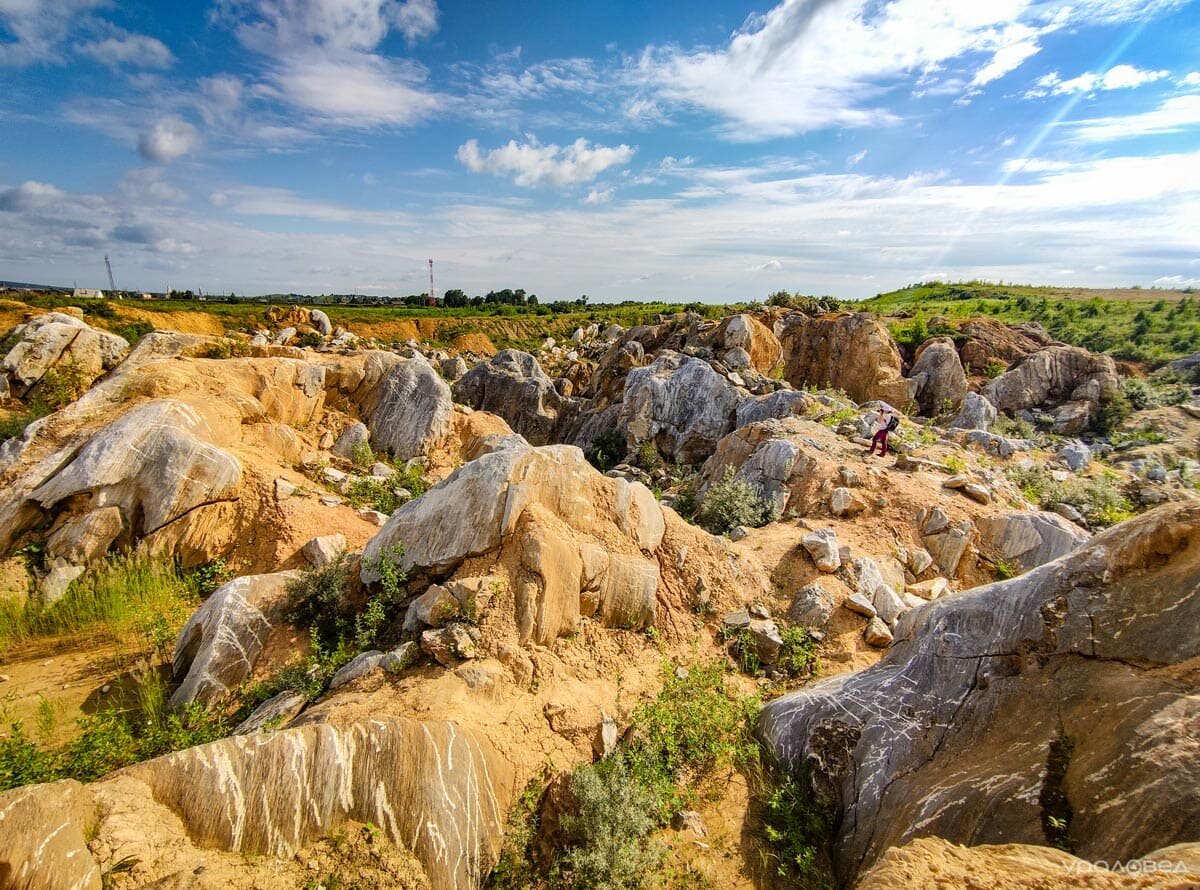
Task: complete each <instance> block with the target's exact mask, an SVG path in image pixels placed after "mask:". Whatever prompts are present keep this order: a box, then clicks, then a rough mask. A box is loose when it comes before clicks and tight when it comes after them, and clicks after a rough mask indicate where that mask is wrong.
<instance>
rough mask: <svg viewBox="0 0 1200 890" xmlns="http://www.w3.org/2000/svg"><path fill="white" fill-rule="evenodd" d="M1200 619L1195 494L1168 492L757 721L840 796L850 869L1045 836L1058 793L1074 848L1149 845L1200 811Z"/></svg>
mask: <svg viewBox="0 0 1200 890" xmlns="http://www.w3.org/2000/svg"><path fill="white" fill-rule="evenodd" d="M1198 622H1200V505H1196V504H1187V505H1176V506H1171V507H1164V508H1160V509H1158V510H1155V511H1153V512H1151V513H1147V514H1145V515H1143V516H1141V517H1139V518H1137V519H1135V520H1132V521H1130V522H1128V523H1125V524H1123V525H1121V526H1120V527H1119V528H1116V529H1113V530H1111V531H1109V532H1107V533H1105V534H1102V535H1099V536H1097V537H1096V538H1095V539H1093V540H1092V541H1091V542H1090V543H1089V544H1087V545H1086V546H1084V547H1083V548H1081V549H1079V550H1077V551H1075V552H1074V553H1072V554H1070V555H1068V556H1065V557H1063V558H1061V559H1059V560H1056V561H1054V562H1051V563H1047V564H1046V565H1043V566H1041V567H1039V568H1037V569H1035V570H1034V571H1032V572H1030V573H1028V574H1027V575H1024V576H1021V577H1019V578H1015V579H1012V580H1009V581H1003V582H999V583H996V584H990V585H987V586H985V587H981V588H977V589H975V590H972V591H969V592H967V593H965V594H963V595H961V596H957V597H953V598H949V599H939V600H937V601H935V602H933V603H931V604H930V605H929V606H926V607H924V608H922V609H918V610H914V611H912V612H909V613H907V614H906V615H905V616H903V617H902V618H901V620H900V621H899V623H898V625H897V628H896V638H895V642H894V643H893V645H892V648H891V649H890V651H889V652H888V654H887V655H886V656H885V657H884V659H883V660H882V661H880V662H879V663H878V664H876V665H874V666H873V667H870V668H868V669H866V670H863V671H860V672H858V673H854V674H850V675H845V676H841V677H835V678H832V679H830V680H827V681H825V682H823V683H819V684H817V685H815V686H812V687H809V688H807V689H805V690H803V691H801V692H797V693H795V694H792V695H789V696H785V697H783V698H780V699H777V700H775V701H773V702H771V703H770V704H768V705H767V706H766V708H765V709H764V710H763V713H762V717H761V721H760V725H759V731H760V733H761V735H762V737H763V739H764V740H765V742H766V743H767V745H768V746H769V748H770V749H771V750H772V752H773V753H774V754H775V756H776V757H777V758H778V759H779V761H780V762H781V763H782V764H783V765H785V766H786V767H787V768H788V769H789V770H791V771H792V772H794V773H797V774H805V773H807V774H808V776H809V777H810V779H811V781H812V783H813V785H814V787H815V788H816V789H817V790H818V791H820V792H822V793H824V794H826V795H828V796H829V797H830V798H831V800H832V801H833V805H834V807H835V810H836V812H835V815H836V817H837V818H838V824H839V826H840V827H839V830H838V835H837V837H836V847H835V863H836V867H837V871H838V877H839V879H840V880H841V881H843V882H846V883H850V882H852V881H853V880H854V879H855V876H857V875H858V874H860V873H861V872H862V871H864V870H866V869H868V868H869V867H870V866H871V865H872V864H874V863H875V861H876V860H878V859H879V857H880V856H881V855H882V854H883V852H884V851H885V850H887V849H888V848H889V847H892V846H898V845H902V844H904V843H906V842H907V841H909V840H911V839H913V838H915V837H921V836H928V835H934V836H939V837H942V838H945V839H947V840H949V841H952V842H955V843H963V844H972V845H974V844H990V843H1027V844H1047V843H1049V842H1050V836H1049V832H1050V830H1051V829H1050V827H1049V826H1048V821H1049V820H1048V815H1049V814H1048V812H1047V810H1046V807H1045V805H1044V803H1043V802H1044V801H1046V800H1048V799H1049V798H1050V797H1053V796H1054V795H1056V794H1061V795H1063V796H1065V799H1066V801H1067V803H1068V805H1069V808H1070V814H1069V820H1068V821H1069V825H1068V828H1067V831H1068V832H1069V837H1070V838H1071V841H1072V843H1073V844H1074V846H1075V851H1076V853H1077V854H1078V855H1079V856H1081V857H1083V858H1085V859H1108V860H1110V861H1111V860H1114V859H1121V860H1125V859H1131V858H1136V857H1138V856H1140V855H1142V854H1144V853H1146V852H1147V851H1150V850H1153V849H1155V848H1158V847H1163V846H1166V845H1169V844H1172V843H1177V842H1180V841H1184V840H1190V839H1191V835H1190V830H1191V827H1193V826H1195V825H1196V824H1197V823H1198V822H1200V694H1198V692H1200V689H1198V687H1200V683H1198V681H1197V680H1198V678H1197V674H1196V669H1195V659H1196V658H1197V657H1198V656H1200V634H1198V633H1197V630H1196V628H1197V626H1198ZM1052 747H1053V749H1055V750H1058V751H1066V752H1067V759H1066V766H1065V773H1063V774H1062V775H1059V774H1058V773H1059V772H1062V770H1057V771H1052V770H1049V769H1048V762H1049V761H1050V759H1051V751H1052Z"/></svg>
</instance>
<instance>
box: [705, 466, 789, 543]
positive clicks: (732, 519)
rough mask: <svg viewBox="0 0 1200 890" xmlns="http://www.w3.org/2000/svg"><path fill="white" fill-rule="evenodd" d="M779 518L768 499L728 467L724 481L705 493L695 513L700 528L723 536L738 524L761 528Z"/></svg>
mask: <svg viewBox="0 0 1200 890" xmlns="http://www.w3.org/2000/svg"><path fill="white" fill-rule="evenodd" d="M777 518H778V510H777V509H776V507H775V504H774V503H773V502H771V501H768V500H765V499H764V498H763V497H762V496H761V495H760V494H759V493H758V492H757V491H756V490H755V488H754V486H753V485H751V484H750V483H749V482H747V481H746V480H745V479H743V478H741V477H740V476H737V475H735V474H734V471H733V468H732V467H728V468H727V469H726V471H725V476H724V478H722V479H721V481H720V482H716V483H714V484H713V485H712V486H710V487H709V489H708V491H707V492H705V493H704V500H703V501H702V502H701V504H700V509H699V511H698V512H697V513H696V521H697V522H698V523H699V524H700V526H701V527H702V528H704V529H706V530H707V531H709V532H711V533H712V534H714V535H723V534H726V533H728V532H729V530H730V529H732V528H735V527H736V526H739V525H745V526H749V527H751V528H759V527H760V526H764V525H766V524H767V523H768V522H774V521H775V520H776V519H777Z"/></svg>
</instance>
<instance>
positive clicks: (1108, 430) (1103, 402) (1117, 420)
mask: <svg viewBox="0 0 1200 890" xmlns="http://www.w3.org/2000/svg"><path fill="white" fill-rule="evenodd" d="M1132 411H1133V406H1132V405H1131V404H1130V402H1129V399H1127V398H1126V397H1125V396H1124V395H1123V394H1122V393H1120V392H1111V391H1110V392H1103V393H1101V394H1100V404H1099V405H1098V406H1097V409H1096V413H1095V416H1093V417H1092V429H1094V430H1095V431H1096V432H1097V433H1099V434H1100V435H1101V436H1111V435H1112V434H1113V433H1115V432H1116V431H1117V429H1118V428H1119V427H1120V426H1121V424H1123V423H1124V422H1125V421H1126V419H1127V418H1128V417H1129V415H1130V413H1132Z"/></svg>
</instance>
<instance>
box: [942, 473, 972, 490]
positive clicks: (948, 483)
mask: <svg viewBox="0 0 1200 890" xmlns="http://www.w3.org/2000/svg"><path fill="white" fill-rule="evenodd" d="M970 481H971V480H970V479H968V478H967V477H966V476H964V475H963V474H962V473H956V474H955V475H953V476H951V477H950V478H949V479H947V480H945V481H944V482H943V483H942V488H952V489H962V488H966V487H967V483H968V482H970Z"/></svg>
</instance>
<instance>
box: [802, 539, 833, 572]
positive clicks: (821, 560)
mask: <svg viewBox="0 0 1200 890" xmlns="http://www.w3.org/2000/svg"><path fill="white" fill-rule="evenodd" d="M800 544H801V546H802V547H804V549H805V550H806V551H808V555H809V556H811V557H812V561H813V563H815V564H816V566H817V568H818V569H820V570H821V571H822V572H826V573H832V572H836V571H837V570H838V569H839V568H841V566H842V558H841V554H840V553H839V552H838V540H837V532H835V531H834V530H833V529H831V528H825V529H821V530H820V531H814V532H809V533H808V534H806V535H805V536H804V537H802V538H801V539H800Z"/></svg>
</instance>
